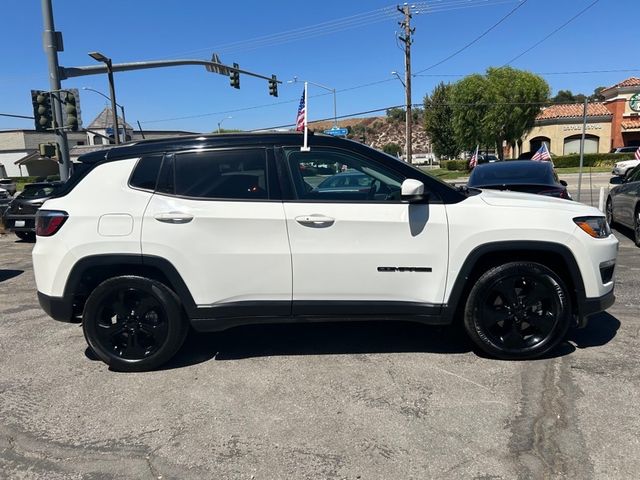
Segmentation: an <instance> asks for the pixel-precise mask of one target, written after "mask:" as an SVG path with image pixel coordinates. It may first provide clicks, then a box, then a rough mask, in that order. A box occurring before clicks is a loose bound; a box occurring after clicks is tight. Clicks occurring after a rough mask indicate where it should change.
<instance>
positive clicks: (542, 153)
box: [531, 142, 551, 162]
mask: <svg viewBox="0 0 640 480" xmlns="http://www.w3.org/2000/svg"><path fill="white" fill-rule="evenodd" d="M531 160H535V161H537V162H543V161H545V160H551V154H550V153H549V149H548V148H547V144H546V143H545V142H542V145H541V146H540V148H539V149H538V151H537V152H536V153H535V154H534V155H533V157H531Z"/></svg>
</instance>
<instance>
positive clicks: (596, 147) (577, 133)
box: [516, 77, 640, 155]
mask: <svg viewBox="0 0 640 480" xmlns="http://www.w3.org/2000/svg"><path fill="white" fill-rule="evenodd" d="M600 94H601V95H602V96H603V97H604V100H603V101H602V102H590V103H588V104H587V115H586V132H585V152H586V153H606V152H608V151H610V150H611V149H613V148H616V147H624V146H636V145H638V146H640V78H637V77H631V78H627V79H626V80H623V81H621V82H619V83H617V84H615V85H612V86H610V87H607V88H605V89H604V90H602V91H601V92H600ZM583 114H584V104H582V103H576V104H559V105H551V106H548V107H544V108H543V109H542V111H541V112H540V114H539V115H538V117H537V118H536V123H535V126H534V127H533V129H532V130H531V131H530V132H529V133H527V135H525V137H524V138H523V139H522V142H521V143H520V144H519V145H518V150H517V152H516V153H518V154H522V153H525V152H535V151H536V150H538V148H540V145H541V144H542V143H543V142H544V143H546V144H547V147H548V148H549V151H550V152H551V154H552V155H568V154H571V153H578V152H579V151H580V139H581V137H582V124H583Z"/></svg>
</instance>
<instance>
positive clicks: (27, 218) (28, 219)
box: [3, 214, 36, 232]
mask: <svg viewBox="0 0 640 480" xmlns="http://www.w3.org/2000/svg"><path fill="white" fill-rule="evenodd" d="M3 221H4V227H5V228H6V229H7V230H11V231H12V232H35V231H36V216H35V215H11V214H6V215H5V216H4V218H3ZM20 221H22V222H24V225H22V226H19V227H16V222H20Z"/></svg>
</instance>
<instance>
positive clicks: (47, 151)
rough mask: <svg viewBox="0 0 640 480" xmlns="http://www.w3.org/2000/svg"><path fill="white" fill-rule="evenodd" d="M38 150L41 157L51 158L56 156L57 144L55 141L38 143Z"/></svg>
mask: <svg viewBox="0 0 640 480" xmlns="http://www.w3.org/2000/svg"><path fill="white" fill-rule="evenodd" d="M38 150H39V151H40V156H41V157H47V158H53V157H59V156H58V145H57V144H55V143H40V144H38Z"/></svg>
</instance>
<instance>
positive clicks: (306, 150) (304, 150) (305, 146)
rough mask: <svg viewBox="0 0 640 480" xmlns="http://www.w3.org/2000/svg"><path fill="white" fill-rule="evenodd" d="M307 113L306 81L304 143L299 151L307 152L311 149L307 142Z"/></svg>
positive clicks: (305, 83) (305, 92) (305, 87)
mask: <svg viewBox="0 0 640 480" xmlns="http://www.w3.org/2000/svg"><path fill="white" fill-rule="evenodd" d="M308 114H309V96H308V95H307V82H304V143H303V145H302V147H300V151H301V152H308V151H310V150H311V149H310V148H309V144H308V135H309V127H308V125H307V115H308Z"/></svg>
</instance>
